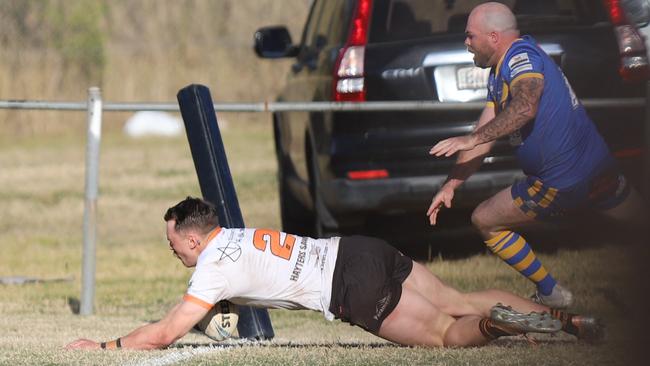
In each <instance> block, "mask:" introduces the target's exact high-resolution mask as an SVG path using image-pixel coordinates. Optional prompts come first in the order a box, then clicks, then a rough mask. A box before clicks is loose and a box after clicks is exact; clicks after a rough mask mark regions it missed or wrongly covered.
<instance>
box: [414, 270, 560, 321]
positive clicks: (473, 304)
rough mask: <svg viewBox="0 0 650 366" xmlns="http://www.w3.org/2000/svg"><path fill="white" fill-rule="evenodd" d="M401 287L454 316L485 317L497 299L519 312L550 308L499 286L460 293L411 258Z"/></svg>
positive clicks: (497, 301)
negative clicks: (409, 269)
mask: <svg viewBox="0 0 650 366" xmlns="http://www.w3.org/2000/svg"><path fill="white" fill-rule="evenodd" d="M402 287H403V288H409V289H411V290H414V291H416V292H418V293H419V294H420V295H422V296H423V297H425V298H426V299H427V301H429V302H430V303H431V304H433V305H434V306H435V307H436V308H438V309H440V310H441V311H443V312H444V313H446V314H449V315H451V316H454V317H459V316H464V315H478V316H482V317H487V316H489V315H490V309H491V308H492V307H493V306H494V305H495V304H497V303H501V304H505V305H508V306H512V307H513V309H515V310H516V311H519V312H523V313H529V312H531V311H536V312H544V311H549V310H550V309H549V308H548V307H547V306H544V305H540V304H536V303H534V302H532V301H530V300H529V299H525V298H523V297H520V296H517V295H515V294H513V293H511V292H508V291H503V290H485V291H477V292H469V293H462V292H460V291H458V290H456V289H455V288H453V287H450V286H448V285H447V284H445V283H444V282H443V281H442V280H440V279H439V278H438V277H437V276H436V275H434V274H433V273H431V271H429V270H428V269H427V268H426V267H425V266H423V265H421V264H419V263H415V262H414V263H413V270H412V271H411V274H410V275H409V276H408V277H407V278H406V280H405V281H404V283H403V284H402Z"/></svg>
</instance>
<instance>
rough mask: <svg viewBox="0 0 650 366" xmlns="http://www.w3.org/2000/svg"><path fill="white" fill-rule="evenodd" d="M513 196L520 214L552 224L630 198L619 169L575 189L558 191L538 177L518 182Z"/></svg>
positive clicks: (587, 181)
mask: <svg viewBox="0 0 650 366" xmlns="http://www.w3.org/2000/svg"><path fill="white" fill-rule="evenodd" d="M510 194H511V195H512V199H513V201H514V202H515V205H517V206H518V207H519V208H520V209H521V211H523V212H524V213H525V214H526V215H528V216H530V217H532V218H535V219H537V220H542V221H553V220H554V219H557V218H560V217H563V216H565V215H567V214H571V213H574V212H578V211H581V210H585V209H591V210H607V209H610V208H612V207H616V206H618V205H619V204H620V203H622V202H623V201H625V199H626V198H627V196H628V195H629V194H630V185H629V183H628V182H627V180H626V179H625V176H623V174H622V173H621V172H620V170H619V169H618V167H617V166H612V167H609V168H607V169H605V170H604V171H603V172H601V173H600V174H597V175H596V176H595V177H594V178H592V179H589V180H586V181H583V182H580V183H578V184H576V185H574V186H572V187H569V188H565V189H557V188H554V187H551V186H549V185H547V184H544V182H542V181H541V180H539V179H537V178H535V177H530V176H529V177H526V178H524V179H522V180H519V181H517V182H515V183H514V184H513V185H512V188H511V189H510Z"/></svg>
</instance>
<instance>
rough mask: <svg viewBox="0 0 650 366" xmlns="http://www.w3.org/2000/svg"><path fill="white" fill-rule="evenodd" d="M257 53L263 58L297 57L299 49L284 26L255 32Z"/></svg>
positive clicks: (265, 28)
mask: <svg viewBox="0 0 650 366" xmlns="http://www.w3.org/2000/svg"><path fill="white" fill-rule="evenodd" d="M254 38H255V46H254V48H255V53H256V54H257V56H258V57H261V58H282V57H295V56H297V55H298V47H296V46H294V45H293V42H292V41H291V35H290V34H289V31H288V30H287V28H286V27H284V26H275V27H264V28H260V29H258V30H257V32H255V36H254Z"/></svg>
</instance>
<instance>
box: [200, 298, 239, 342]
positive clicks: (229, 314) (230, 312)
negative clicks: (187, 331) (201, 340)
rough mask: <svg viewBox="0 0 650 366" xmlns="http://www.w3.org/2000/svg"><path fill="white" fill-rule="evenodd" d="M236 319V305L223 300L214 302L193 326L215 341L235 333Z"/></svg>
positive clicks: (237, 311)
mask: <svg viewBox="0 0 650 366" xmlns="http://www.w3.org/2000/svg"><path fill="white" fill-rule="evenodd" d="M238 320H239V309H238V308H237V305H235V304H233V303H231V302H228V301H226V300H223V301H219V302H218V303H216V304H215V305H214V306H213V307H212V309H210V311H209V312H208V314H206V316H205V317H204V318H203V319H202V320H201V321H200V322H198V323H197V324H196V326H195V328H197V329H198V330H200V331H202V332H203V333H204V334H205V335H207V336H208V337H210V338H211V339H214V340H215V341H223V340H225V339H228V338H230V337H232V336H233V335H234V334H235V332H236V331H237V321H238Z"/></svg>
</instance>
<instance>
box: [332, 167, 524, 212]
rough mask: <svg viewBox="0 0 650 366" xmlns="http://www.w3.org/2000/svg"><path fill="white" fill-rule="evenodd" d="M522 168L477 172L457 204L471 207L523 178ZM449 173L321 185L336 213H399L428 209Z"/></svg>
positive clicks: (457, 196) (456, 198) (456, 199)
mask: <svg viewBox="0 0 650 366" xmlns="http://www.w3.org/2000/svg"><path fill="white" fill-rule="evenodd" d="M523 176H524V175H523V173H522V172H521V170H508V171H500V172H477V173H476V174H474V175H473V176H471V177H470V178H469V179H468V180H467V181H466V182H465V183H464V184H463V185H462V186H461V187H459V188H458V189H457V190H456V192H455V195H454V202H453V207H456V208H467V207H472V206H476V205H477V204H478V203H480V202H481V201H483V200H485V199H486V198H488V197H490V196H491V195H493V194H495V193H497V192H498V191H500V190H502V189H503V188H505V187H507V186H509V185H511V184H512V182H514V181H515V180H516V179H518V178H521V177H523ZM446 178H447V176H446V175H444V176H443V175H436V176H425V177H409V178H389V179H378V180H357V181H353V180H348V179H334V180H330V181H327V182H322V184H321V186H320V190H321V195H322V196H321V197H322V199H323V203H324V204H325V206H326V207H327V209H328V210H329V212H330V213H331V214H332V215H333V216H335V217H336V216H339V215H350V214H354V213H363V212H376V213H381V214H399V213H404V212H409V211H414V210H421V209H423V207H424V209H425V210H426V207H428V205H429V203H430V202H431V199H432V198H433V195H434V194H435V192H437V191H438V189H440V187H441V186H442V184H443V183H444V182H445V179H446Z"/></svg>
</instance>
